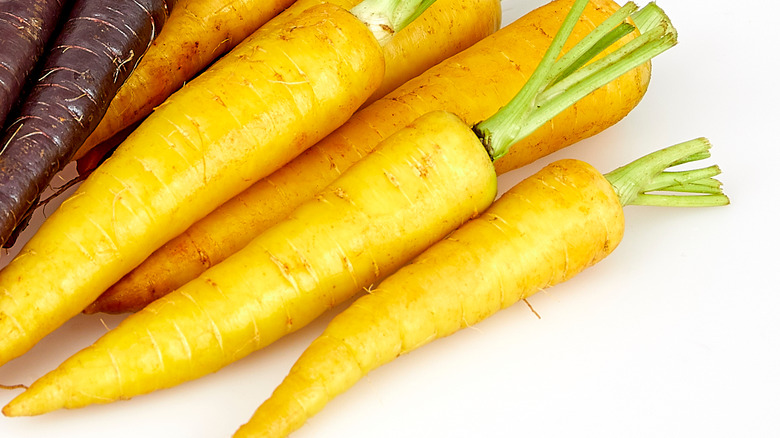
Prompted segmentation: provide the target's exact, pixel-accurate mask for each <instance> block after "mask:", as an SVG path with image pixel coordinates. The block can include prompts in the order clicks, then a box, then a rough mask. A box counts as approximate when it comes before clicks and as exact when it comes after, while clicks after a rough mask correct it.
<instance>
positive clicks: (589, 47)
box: [474, 0, 677, 160]
mask: <svg viewBox="0 0 780 438" xmlns="http://www.w3.org/2000/svg"><path fill="white" fill-rule="evenodd" d="M587 3H588V1H587V0H576V1H575V2H574V5H573V6H572V8H571V10H570V11H569V13H568V15H567V16H566V18H565V19H564V21H563V24H562V25H561V28H560V29H559V31H558V33H557V34H556V35H555V38H554V39H553V41H552V43H551V44H550V47H549V48H548V50H547V52H545V55H544V57H543V58H542V61H541V62H540V63H539V66H538V67H537V68H536V70H535V71H534V73H533V74H532V75H531V77H530V78H529V79H528V82H526V84H525V85H524V86H523V88H522V89H521V90H520V92H519V93H518V94H517V95H516V96H515V97H514V98H513V99H512V100H511V101H510V102H509V103H508V104H507V105H506V106H504V107H503V108H501V109H500V110H499V111H498V112H496V113H495V114H494V115H493V116H491V117H490V118H488V119H486V120H484V121H482V122H480V123H478V124H476V125H475V126H474V132H475V133H476V134H477V136H478V137H479V138H480V139H481V140H482V142H483V144H484V145H485V148H486V149H487V151H488V153H489V154H490V156H491V157H492V158H493V160H497V159H498V158H500V157H502V156H503V155H504V154H506V153H507V152H508V151H509V149H510V148H511V146H512V145H513V144H515V143H517V142H518V141H519V140H521V139H523V138H524V137H526V136H527V135H529V134H531V133H532V132H533V131H535V130H536V129H537V128H539V127H540V126H542V125H544V124H545V123H546V122H547V121H549V120H550V119H552V118H553V117H555V116H556V115H557V114H559V113H560V112H562V111H563V110H565V109H566V108H568V107H569V106H571V105H573V104H574V103H575V102H577V101H578V100H580V99H581V98H583V97H585V96H587V95H588V94H589V93H591V92H592V91H594V90H596V89H598V88H600V87H602V86H604V85H606V84H608V83H609V82H611V81H612V80H614V79H616V78H618V77H619V76H620V75H622V74H624V73H626V72H628V71H630V70H631V69H633V68H635V67H637V66H640V65H642V64H644V63H646V62H647V61H649V60H650V59H651V58H653V57H655V56H656V55H659V54H660V53H662V52H664V51H666V50H668V49H669V48H671V47H673V46H674V45H675V44H676V43H677V31H676V30H675V28H674V27H673V26H672V24H671V22H670V21H669V18H668V16H667V15H666V14H665V13H664V11H663V10H661V8H659V7H658V6H657V5H656V4H655V3H650V4H649V5H647V6H645V7H644V8H642V9H638V7H637V6H636V4H634V3H633V2H629V3H627V4H626V5H625V6H623V7H622V8H620V9H619V10H618V11H617V12H615V13H614V14H613V15H612V16H610V17H609V18H608V19H607V20H605V21H604V22H603V23H601V24H600V25H599V26H597V27H596V28H595V29H594V30H593V31H591V32H590V33H589V34H588V35H587V36H586V37H585V38H583V39H582V40H581V41H580V42H578V43H577V44H576V45H575V46H574V47H573V48H572V49H571V50H569V51H568V52H566V53H564V54H563V55H561V52H562V50H563V46H564V44H565V43H566V40H567V39H568V38H569V35H570V34H571V31H572V29H573V28H574V25H575V24H576V23H577V20H578V18H579V16H580V15H581V14H582V11H583V10H584V9H585V7H586V6H587ZM629 19H631V21H632V22H633V24H632V23H631V22H629ZM635 29H638V30H639V32H640V35H639V36H638V37H636V38H634V39H632V40H631V41H629V42H628V43H626V44H624V45H623V46H621V47H620V48H619V49H617V50H615V51H613V52H611V53H610V54H608V55H606V56H604V57H602V58H600V59H598V60H595V61H593V59H594V58H595V57H596V56H597V55H598V54H600V53H601V52H603V51H604V50H606V49H607V48H608V47H610V46H611V45H612V44H613V43H615V42H617V41H618V40H619V39H621V38H623V37H624V36H626V35H628V34H630V33H631V32H633V31H634V30H635ZM591 61H593V62H591Z"/></svg>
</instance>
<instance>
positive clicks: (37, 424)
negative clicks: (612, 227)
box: [0, 0, 780, 438]
mask: <svg viewBox="0 0 780 438" xmlns="http://www.w3.org/2000/svg"><path fill="white" fill-rule="evenodd" d="M543 3H544V1H542V0H504V10H505V15H504V22H505V23H509V22H510V21H512V20H514V19H515V18H517V17H519V16H520V15H522V14H524V13H525V12H527V11H529V10H531V9H533V8H535V7H537V6H540V5H542V4H543ZM641 4H644V3H641V2H640V5H641ZM659 5H660V6H662V7H663V8H664V9H665V10H666V11H667V12H668V13H669V15H670V16H671V17H672V20H673V21H674V23H675V25H676V27H677V29H678V31H679V33H680V44H679V45H678V46H677V47H676V48H674V49H672V50H671V51H670V52H667V53H666V54H663V55H661V57H659V58H658V59H657V60H656V61H655V63H654V71H653V79H652V82H651V84H650V90H649V92H648V95H647V96H646V97H645V99H644V100H643V101H642V103H640V105H639V107H637V108H636V110H634V112H632V113H631V114H630V115H629V117H628V118H626V119H625V120H624V121H622V122H621V123H620V124H618V125H616V126H614V127H613V128H611V129H609V130H608V131H606V132H604V133H603V134H601V135H599V136H597V137H595V138H593V139H590V140H587V141H583V142H581V143H579V144H577V145H574V146H572V147H570V148H568V149H566V150H564V151H561V152H559V153H557V154H555V155H554V156H552V157H549V158H548V159H545V160H543V161H540V162H538V163H534V164H533V165H531V166H529V167H528V168H526V169H522V170H520V171H517V172H515V173H513V174H509V175H505V176H504V177H502V178H501V184H502V186H501V187H502V189H506V188H508V187H509V186H510V185H511V184H512V183H513V182H514V181H516V180H518V179H519V178H521V177H522V176H524V175H527V174H528V173H529V172H532V171H534V170H535V169H538V168H539V167H541V166H542V165H543V164H544V163H546V162H549V161H550V160H552V159H555V158H563V157H574V158H581V159H584V160H586V161H588V162H590V163H592V164H594V165H595V166H596V167H597V168H599V169H600V170H603V171H609V170H611V169H612V168H614V167H616V166H618V165H621V164H624V163H626V162H628V161H631V160H633V159H634V158H636V157H638V156H640V155H643V154H645V153H647V152H650V151H652V150H655V149H657V148H660V147H663V146H667V145H670V144H673V143H677V142H680V141H683V140H688V139H690V138H694V137H698V136H706V137H709V138H710V139H711V140H712V142H713V143H714V145H715V146H714V149H713V158H712V159H711V160H710V161H711V162H713V163H715V162H717V163H718V164H720V165H721V167H722V169H723V171H724V174H723V175H722V177H721V180H722V181H723V182H724V183H725V189H726V191H727V193H728V194H729V196H730V197H731V200H732V205H730V206H728V207H724V208H715V209H699V210H684V209H678V210H675V209H662V208H642V207H629V208H628V209H627V230H626V235H625V238H624V240H623V242H622V243H621V245H620V247H619V248H618V249H617V251H616V252H615V253H613V254H612V255H611V256H610V257H608V258H607V259H606V260H604V261H603V262H602V263H600V264H599V265H597V266H595V267H593V268H591V269H589V270H588V271H586V272H584V273H583V274H581V275H579V276H578V277H576V278H574V279H573V280H571V281H569V282H568V283H566V284H563V285H559V286H556V287H554V288H552V289H549V290H547V291H545V292H544V293H540V294H537V295H536V296H534V297H532V298H531V299H530V300H529V301H530V303H531V305H533V307H534V309H535V310H536V311H537V312H538V313H539V314H540V315H541V319H537V318H536V317H535V316H534V314H533V313H532V312H531V311H530V310H529V308H528V307H527V306H526V305H525V304H523V303H519V304H518V305H516V306H514V307H513V308H511V309H508V310H506V311H504V312H502V313H499V314H497V315H495V316H493V317H492V318H490V319H488V320H486V321H484V322H483V323H481V324H479V325H477V326H476V327H474V328H472V329H469V330H465V331H462V332H459V333H457V334H456V335H453V336H451V337H449V338H446V339H443V340H439V341H437V342H434V343H433V344H430V345H428V346H426V347H425V348H423V349H420V350H417V351H415V352H413V353H411V354H410V355H407V356H404V357H402V358H400V359H399V360H397V361H395V362H393V363H391V364H389V365H387V366H385V367H383V368H381V369H379V370H377V371H375V372H373V373H371V374H370V375H369V376H368V377H367V378H366V379H364V380H363V381H362V382H360V383H359V384H358V385H357V386H355V387H353V388H352V389H351V390H350V391H348V392H347V393H346V394H344V395H342V396H340V397H338V398H337V399H336V400H334V401H333V402H332V403H330V404H329V405H328V406H327V407H326V408H325V409H324V410H323V411H322V412H321V413H319V414H318V415H317V416H316V417H315V418H313V419H312V420H311V421H310V422H309V423H308V424H307V425H306V426H305V427H303V428H302V429H301V430H300V431H299V432H298V433H297V434H296V436H299V437H353V436H354V437H363V436H368V437H396V436H409V437H429V436H447V437H480V436H513V437H514V436H521V435H522V436H532V437H564V436H566V437H569V436H600V437H624V436H631V437H637V436H639V437H641V436H648V437H650V436H653V437H654V436H685V437H687V436H707V437H732V436H750V437H769V436H780V418H779V417H778V416H777V409H778V408H779V407H780V373H778V371H777V370H778V369H780V360H778V351H780V341H778V333H780V318H778V317H777V315H776V313H777V309H778V308H780V294H779V293H778V291H779V290H780V288H779V287H778V285H777V284H776V283H775V281H774V280H773V277H772V275H771V274H772V272H775V269H777V265H776V255H775V250H776V248H777V247H778V245H779V244H780V239H779V238H778V232H777V228H776V225H775V223H776V222H775V221H776V218H777V217H778V213H780V211H778V203H777V202H776V201H775V200H774V199H773V197H772V196H771V194H772V193H773V191H774V187H773V183H771V180H770V176H771V175H772V174H773V173H774V172H773V170H774V168H770V166H774V167H776V166H778V165H780V159H779V158H780V152H778V146H780V145H778V141H777V136H776V134H773V129H774V128H773V127H776V123H777V120H778V117H777V116H778V115H780V114H778V111H777V109H776V107H775V106H774V105H775V104H776V103H777V102H778V101H780V95H778V86H777V84H776V82H775V81H774V77H775V76H776V74H777V71H778V67H780V66H779V65H778V55H776V50H775V47H774V44H771V42H776V34H775V31H774V27H775V22H774V20H775V19H776V17H777V16H778V15H779V14H780V6H778V5H777V3H776V2H773V1H769V0H761V1H756V2H751V4H750V5H749V6H746V5H740V4H737V3H733V2H726V1H723V0H713V1H708V2H701V1H694V0H660V1H659ZM762 197H763V200H762ZM6 258H7V256H5V255H4V256H3V259H6ZM332 316H333V313H331V314H329V315H325V317H323V318H321V319H320V320H318V321H317V323H316V324H313V325H311V326H310V327H308V328H306V329H305V330H303V331H301V332H299V333H296V334H294V335H293V336H290V337H288V338H285V339H283V340H282V341H280V342H278V343H276V344H275V345H272V346H271V347H269V348H267V349H265V350H263V351H261V352H258V353H256V354H254V355H252V356H250V357H248V358H246V359H244V360H242V361H240V362H238V363H235V364H233V365H232V366H229V367H227V368H225V369H223V370H222V371H220V372H218V373H216V374H213V375H211V376H208V377H206V378H203V379H200V380H198V381H195V382H191V383H188V384H185V385H181V386H179V387H177V388H173V389H169V390H164V391H159V392H157V393H154V394H151V395H147V396H141V397H137V398H135V399H133V400H130V401H125V402H118V403H113V404H110V405H106V406H95V407H88V408H84V409H80V410H76V411H60V412H54V413H51V414H47V415H44V416H40V417H35V418H0V437H4V438H5V437H24V438H36V437H47V438H49V437H82V438H87V437H106V436H110V437H114V438H121V437H137V436H144V437H149V438H151V437H192V438H197V437H227V436H230V435H231V434H232V432H233V431H234V430H235V429H236V428H237V427H238V426H239V425H240V424H242V423H244V422H245V421H246V420H247V419H248V418H249V416H250V415H251V413H252V412H253V411H254V410H255V408H256V407H257V406H258V405H259V404H260V403H261V402H262V401H263V400H264V399H265V398H266V397H267V396H268V395H269V394H270V392H271V391H272V390H273V388H274V387H275V385H276V384H277V383H278V382H279V381H280V380H281V379H282V378H283V376H284V375H285V374H286V373H287V371H288V369H289V367H290V365H291V364H292V363H293V362H294V360H295V359H296V357H297V355H298V354H299V353H300V352H301V351H302V350H303V349H304V348H305V346H306V345H307V344H308V342H309V341H310V340H311V339H312V338H313V337H314V336H316V335H317V334H318V333H319V332H320V331H321V330H322V329H323V327H324V324H325V323H326V321H327V320H328V319H329V318H330V317H332ZM119 320H120V318H118V317H107V316H90V317H87V316H79V317H77V318H75V319H74V320H72V321H71V322H70V323H68V324H67V325H65V326H64V327H62V328H61V329H60V330H58V331H57V332H55V333H54V334H52V335H51V336H49V337H48V338H46V339H45V340H44V341H43V342H41V343H40V344H39V345H38V346H37V347H36V348H35V349H33V350H32V351H31V352H30V353H28V354H27V355H26V356H24V357H22V358H20V359H17V360H15V361H12V362H11V363H9V364H7V365H6V366H4V367H3V368H2V369H0V383H4V384H11V383H24V384H29V383H30V382H31V381H32V380H33V379H34V378H36V377H38V376H40V375H41V374H43V373H44V372H45V371H48V370H50V369H52V368H54V367H55V366H56V365H57V364H59V363H60V362H61V361H62V360H63V359H65V357H66V356H68V355H70V354H72V353H73V352H75V351H76V350H78V349H80V348H81V347H83V346H86V345H88V344H89V343H91V342H92V341H93V340H94V339H95V338H96V337H97V336H99V335H100V334H101V333H102V332H104V331H105V330H106V328H105V327H104V326H103V324H104V323H105V324H106V326H108V327H113V326H115V325H116V324H117V323H118V322H119ZM19 392H20V391H19V390H0V404H2V405H4V404H5V403H6V402H8V401H9V400H10V399H11V398H12V397H13V396H15V395H16V394H18V393H19Z"/></svg>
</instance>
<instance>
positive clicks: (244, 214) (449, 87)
mask: <svg viewBox="0 0 780 438" xmlns="http://www.w3.org/2000/svg"><path fill="white" fill-rule="evenodd" d="M441 1H442V0H439V2H441ZM439 2H437V3H439ZM570 5H571V1H570V0H557V1H554V2H551V3H549V4H547V5H545V6H542V7H540V8H538V9H536V10H535V11H532V12H530V13H529V14H527V15H525V16H524V17H522V18H520V19H518V20H516V21H515V22H514V23H511V24H508V25H507V26H506V27H505V28H503V29H501V30H499V31H498V32H496V33H495V34H493V35H491V36H488V37H486V38H485V39H484V40H482V41H480V42H479V43H477V44H475V45H474V46H472V47H470V48H468V49H466V50H464V51H463V52H461V53H459V54H457V55H455V56H453V57H451V58H449V59H447V60H446V61H444V62H442V63H440V64H439V65H437V66H435V67H433V68H431V69H429V70H428V71H426V72H425V73H424V74H423V75H421V76H419V77H416V78H414V79H411V80H409V81H408V82H407V83H405V84H404V85H403V86H401V87H400V88H398V89H396V90H395V91H393V92H391V93H390V94H389V95H387V96H386V97H384V98H382V99H380V100H378V101H376V102H374V103H373V104H371V105H369V106H368V107H365V108H364V109H362V110H361V111H359V112H357V113H356V114H355V115H354V116H353V117H352V118H351V119H350V120H349V121H347V123H345V124H344V125H343V126H341V127H340V128H339V129H337V130H336V131H334V132H333V133H332V134H330V135H329V136H328V137H326V138H325V139H323V140H322V141H320V142H319V143H317V144H316V145H314V146H313V147H312V148H310V149H309V150H307V151H306V152H304V153H303V154H301V155H300V156H299V157H297V158H296V159H295V160H293V161H291V162H290V163H288V164H287V165H285V166H284V167H283V168H281V169H279V170H278V171H276V172H275V173H273V174H272V175H270V176H268V177H267V178H264V179H263V180H260V181H258V182H257V183H255V184H254V185H252V186H251V187H250V188H248V189H247V190H245V191H244V192H242V193H241V194H239V195H237V196H236V197H234V198H233V199H231V200H230V201H227V202H226V203H225V204H223V205H222V206H220V207H219V208H217V209H216V210H215V211H214V212H212V213H210V214H209V215H208V216H206V217H205V218H203V219H202V220H200V221H198V222H197V223H195V224H193V226H192V227H190V228H189V229H188V230H186V231H185V232H184V233H183V234H181V235H180V236H177V237H176V238H175V239H173V240H171V241H170V242H168V243H166V244H165V245H164V246H162V247H161V248H160V249H158V250H157V251H155V252H154V253H153V254H152V255H151V256H150V257H149V258H148V259H147V260H145V261H144V262H143V263H142V264H141V265H140V266H139V267H137V268H136V269H135V270H133V271H131V272H130V273H128V274H127V275H126V276H125V277H123V278H122V279H121V280H120V281H119V282H117V283H116V284H114V285H112V286H111V287H110V288H109V289H108V290H107V291H106V292H105V293H104V294H103V295H102V296H101V297H100V298H99V299H98V300H97V301H96V302H95V303H93V304H91V305H90V306H89V307H88V308H87V311H88V312H90V313H92V312H100V311H102V312H111V313H120V312H128V311H137V310H139V309H141V308H142V307H143V306H145V305H146V304H148V303H149V302H150V301H152V300H153V299H156V298H159V297H160V296H163V295H165V294H166V293H168V292H170V291H172V290H174V289H176V288H177V287H180V286H181V285H183V284H184V283H186V282H187V281H189V280H191V279H192V278H195V277H196V276H197V275H198V274H200V273H201V272H203V271H205V270H206V269H207V268H209V267H210V266H213V265H214V264H217V263H219V262H220V261H221V260H224V259H225V258H226V257H228V256H229V255H230V254H232V253H233V252H235V251H237V250H238V249H240V248H241V247H243V246H244V245H246V243H247V242H248V241H249V240H251V239H252V238H253V237H254V236H256V235H258V234H260V233H261V232H262V231H263V230H265V229H266V228H268V227H270V226H271V225H273V224H274V223H276V222H278V221H279V220H281V219H282V218H284V217H285V216H286V215H287V214H288V213H289V212H290V211H292V210H293V209H294V208H295V207H296V206H297V205H299V204H300V203H302V202H304V201H305V200H306V199H308V198H310V197H312V196H314V194H316V193H317V192H318V191H319V190H321V189H322V188H323V187H325V186H326V185H327V184H328V183H330V182H331V181H333V180H334V179H336V178H337V177H338V176H339V175H340V174H341V173H342V172H343V171H344V170H345V169H347V168H348V167H349V166H351V165H352V164H353V163H355V162H356V161H358V160H359V159H360V158H362V157H363V156H365V155H366V154H368V153H369V152H370V151H371V150H372V149H373V148H374V147H375V146H376V145H377V144H378V143H379V142H380V141H381V140H382V139H384V138H386V137H388V136H389V135H390V134H392V133H393V132H395V131H396V130H398V129H400V128H401V127H403V126H405V125H406V124H408V123H410V122H412V121H413V120H414V119H415V118H417V117H419V116H421V115H422V114H424V113H426V112H429V111H433V110H439V109H442V110H447V111H450V112H453V113H455V114H457V115H459V116H460V117H461V118H462V119H464V120H465V121H466V122H467V123H470V124H473V123H476V122H479V121H481V120H483V119H485V118H487V117H488V116H490V115H491V114H493V113H495V112H496V111H497V110H498V109H499V108H500V107H502V106H503V105H505V104H506V103H507V102H508V101H509V100H510V99H511V97H512V96H514V95H515V94H516V93H517V92H518V90H520V88H521V87H522V85H523V84H524V83H525V81H526V80H527V78H528V76H530V74H531V71H532V69H533V67H534V66H535V65H536V63H538V61H539V59H540V58H541V57H542V53H540V52H539V48H543V47H546V46H547V45H549V42H550V40H551V38H552V35H553V34H554V33H555V31H556V30H557V27H558V26H560V23H561V21H562V19H563V18H562V17H563V16H564V14H565V12H566V11H567V10H568V7H569V6H570ZM434 6H435V4H434ZM617 9H618V6H617V5H616V4H615V3H614V2H612V1H611V0H598V1H592V2H590V6H589V7H588V8H586V10H585V12H584V13H583V18H582V19H581V20H580V22H579V24H578V25H577V26H576V27H575V29H574V31H573V33H572V40H573V42H574V41H577V40H579V39H580V38H582V37H583V36H584V35H585V34H587V33H588V32H590V31H591V30H592V29H593V28H594V26H595V23H599V22H601V21H603V20H604V19H605V18H606V17H608V16H609V15H610V14H612V13H613V12H615V11H616V10H617ZM424 17H425V16H423V17H421V18H424ZM407 29H409V28H407ZM401 34H403V31H402V33H401ZM399 36H400V35H399ZM634 36H636V33H635V34H634ZM622 43H623V42H622ZM622 43H621V44H622ZM570 45H571V44H570ZM570 45H569V46H567V48H568V47H570ZM650 70H651V66H650V63H649V62H648V63H647V64H645V65H643V66H641V67H639V68H637V69H635V70H633V71H631V72H629V73H626V74H625V75H623V76H621V77H620V78H619V79H617V80H615V81H613V82H611V83H610V84H608V85H606V86H605V87H602V88H600V89H599V90H596V91H595V92H594V93H592V95H591V96H588V97H587V98H584V99H582V100H581V101H579V102H577V103H576V104H575V105H573V106H572V107H571V108H570V109H568V110H566V111H565V112H563V113H562V114H560V115H558V116H557V117H555V118H554V119H553V120H552V121H551V122H549V123H547V124H545V125H544V126H543V127H541V128H540V129H538V130H537V131H535V132H533V133H532V134H531V135H529V136H528V137H526V138H524V139H523V140H521V141H520V142H518V143H517V144H515V145H514V146H513V147H512V149H511V150H510V152H509V153H508V154H507V155H506V156H504V157H503V158H501V159H499V160H498V161H497V162H495V163H494V164H495V166H496V169H497V171H498V172H499V173H504V172H507V171H509V170H512V169H514V168H517V167H520V166H522V165H525V164H527V163H530V162H532V161H534V160H536V159H538V158H541V157H542V156H545V155H547V154H549V153H552V152H554V151H556V150H558V149H561V148H563V147H565V146H568V145H570V144H573V143H575V142H576V141H579V140H581V139H584V138H587V137H590V136H592V135H595V134H597V133H599V132H601V131H603V130H604V129H606V128H608V127H609V126H612V125H613V124H615V123H617V122H618V121H619V120H621V119H622V118H623V117H624V116H625V115H627V114H628V113H629V112H630V111H631V110H632V109H633V108H634V107H635V106H636V105H637V104H638V103H639V102H640V100H641V99H642V97H643V96H644V93H645V92H646V90H647V87H648V84H649V79H650ZM465 90H468V92H465Z"/></svg>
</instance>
